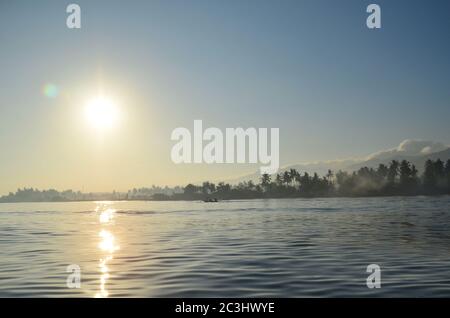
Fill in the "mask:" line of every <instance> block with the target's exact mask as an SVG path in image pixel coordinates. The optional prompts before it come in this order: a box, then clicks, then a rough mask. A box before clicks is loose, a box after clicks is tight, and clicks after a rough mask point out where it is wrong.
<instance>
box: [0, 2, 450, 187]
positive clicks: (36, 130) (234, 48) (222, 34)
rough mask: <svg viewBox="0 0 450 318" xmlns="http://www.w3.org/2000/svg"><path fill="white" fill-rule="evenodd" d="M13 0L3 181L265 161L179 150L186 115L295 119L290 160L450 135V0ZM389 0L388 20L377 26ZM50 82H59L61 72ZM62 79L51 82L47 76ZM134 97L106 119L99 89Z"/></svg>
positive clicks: (2, 120) (2, 113) (5, 13)
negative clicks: (371, 24) (176, 154)
mask: <svg viewBox="0 0 450 318" xmlns="http://www.w3.org/2000/svg"><path fill="white" fill-rule="evenodd" d="M72 2H74V3H77V4H78V5H80V7H81V29H68V28H67V27H66V18H67V16H68V14H67V13H66V7H67V5H68V4H69V3H71V2H70V1H60V0H59V1H56V0H55V1H24V0H14V1H11V0H0V90H1V94H0V194H4V193H7V192H9V191H15V190H16V189H17V188H18V187H35V188H40V189H45V188H56V189H59V190H63V189H74V190H82V191H112V190H117V191H125V190H127V189H130V188H133V187H142V186H150V185H152V184H158V185H178V184H179V185H183V184H186V183H188V182H197V181H201V180H206V179H214V180H217V179H220V178H224V179H226V178H230V177H232V176H239V175H245V174H247V173H252V172H254V171H255V170H257V169H258V167H259V166H260V165H259V164H240V165H236V164H226V165H221V164H215V165H206V164H191V165H189V164H182V165H175V164H174V163H173V162H172V161H171V159H170V151H171V148H172V146H173V145H174V142H173V141H171V140H170V135H171V132H172V131H173V130H174V129H175V128H177V127H186V128H189V129H190V130H192V129H193V121H194V120H195V119H201V120H203V125H204V127H218V128H221V129H225V128H228V127H230V128H233V127H244V128H247V127H265V128H273V127H275V128H280V163H281V165H287V164H292V163H298V162H305V161H318V160H333V159H339V158H351V157H361V156H365V155H368V154H370V153H373V152H376V151H380V150H383V149H390V148H392V147H396V146H397V145H398V144H399V143H400V142H402V141H403V140H405V139H424V140H432V141H436V142H441V143H444V144H450V125H448V118H450V107H449V106H450V105H449V101H450V89H449V84H450V61H449V56H450V41H448V34H449V33H450V18H449V16H450V2H449V1H445V0H435V1H432V2H430V1H422V0H421V1H403V0H397V1H375V0H373V1H364V0H342V1H323V0H310V1H309V0H308V1H300V0H293V1H287V0H281V1H274V0H270V1H269V0H240V1H237V0H228V1H224V0H220V1H219V0H209V1H206V0H205V1H200V0H184V1H181V0H164V1H153V0H149V1H138V0H133V1H126V2H125V1H101V0H96V1H82V0H77V1H72ZM370 3H377V4H379V5H380V6H381V12H382V15H381V18H382V28H381V29H378V30H370V29H368V28H367V26H366V18H367V16H368V13H366V7H367V5H368V4H370ZM49 84H51V85H53V86H49ZM46 85H47V91H46V93H45V87H46ZM100 93H101V94H103V95H106V96H108V97H110V98H111V99H113V100H114V102H115V103H116V104H117V105H118V108H119V109H120V120H119V121H118V123H117V125H116V127H114V129H111V130H110V131H108V132H107V133H104V134H103V133H102V134H99V133H98V132H96V131H95V129H93V127H89V126H88V125H87V123H86V119H85V118H84V116H83V110H84V108H85V105H86V103H87V101H89V100H90V99H92V98H94V97H95V96H98V95H99V94H100Z"/></svg>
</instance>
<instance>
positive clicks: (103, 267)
mask: <svg viewBox="0 0 450 318" xmlns="http://www.w3.org/2000/svg"><path fill="white" fill-rule="evenodd" d="M95 211H96V212H99V213H100V215H99V221H100V224H101V226H102V228H101V229H100V232H99V234H98V236H99V237H100V242H99V244H98V248H99V249H100V251H101V252H102V253H103V254H104V255H102V257H101V258H100V261H99V269H100V287H99V291H98V292H97V293H96V294H95V297H108V296H109V293H108V290H107V289H106V283H107V281H108V279H109V278H110V274H109V273H110V269H109V267H108V266H107V264H108V262H109V261H111V260H112V259H113V254H114V252H115V251H117V250H118V249H119V248H120V247H119V245H117V243H116V238H115V236H114V235H113V233H112V232H111V231H110V230H106V229H105V228H103V227H106V226H109V225H112V221H113V218H114V213H115V212H116V210H114V209H111V208H107V207H104V206H97V207H96V209H95Z"/></svg>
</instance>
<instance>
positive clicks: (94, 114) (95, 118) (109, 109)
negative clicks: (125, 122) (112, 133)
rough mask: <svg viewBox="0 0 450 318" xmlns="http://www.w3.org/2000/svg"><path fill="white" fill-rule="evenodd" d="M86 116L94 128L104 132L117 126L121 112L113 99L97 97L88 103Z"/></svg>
mask: <svg viewBox="0 0 450 318" xmlns="http://www.w3.org/2000/svg"><path fill="white" fill-rule="evenodd" d="M85 115H86V119H87V120H88V122H89V124H90V125H91V126H92V127H94V128H96V129H98V130H102V131H103V130H107V129H110V128H112V127H114V126H115V124H116V123H117V121H118V119H119V110H118V108H117V105H116V103H114V101H112V100H111V99H109V98H107V97H97V98H94V99H92V100H91V101H89V102H88V103H87V105H86V109H85Z"/></svg>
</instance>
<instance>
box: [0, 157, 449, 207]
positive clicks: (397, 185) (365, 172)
mask: <svg viewBox="0 0 450 318" xmlns="http://www.w3.org/2000/svg"><path fill="white" fill-rule="evenodd" d="M440 194H450V159H449V160H447V162H445V163H444V162H443V161H442V160H440V159H438V160H436V161H433V160H427V161H426V162H425V167H424V170H423V173H422V174H421V175H419V172H418V170H417V169H416V167H415V166H414V165H413V164H411V163H410V162H409V161H407V160H403V161H397V160H392V161H391V162H390V163H389V164H387V165H385V164H380V165H378V167H377V168H368V167H362V168H360V169H359V170H357V171H354V172H351V173H350V172H346V171H338V172H336V173H334V172H333V171H331V170H328V173H327V174H326V175H325V176H319V175H318V174H317V173H313V174H309V173H307V172H304V173H300V172H299V171H297V170H296V169H290V170H286V171H284V172H282V173H278V174H276V175H273V176H272V175H268V174H263V175H262V176H261V179H260V181H259V182H258V183H255V182H253V181H246V182H240V183H239V184H237V185H231V184H229V183H225V182H219V183H217V184H215V183H212V182H209V181H206V182H203V184H201V185H194V184H188V185H187V186H185V187H184V188H182V187H175V188H168V187H164V188H162V187H156V186H153V187H152V188H140V189H132V190H129V191H128V192H124V193H120V192H116V191H113V192H110V193H81V192H79V191H78V192H74V191H72V190H66V191H63V192H58V191H56V190H53V189H52V190H43V191H40V190H37V189H33V188H24V189H18V190H17V192H15V193H12V192H11V193H9V194H8V195H6V196H3V197H0V202H39V201H45V202H51V201H58V202H59V201H93V200H94V201H97V200H207V199H211V198H217V199H219V200H230V199H256V198H297V197H327V196H348V197H358V196H393V195H440Z"/></svg>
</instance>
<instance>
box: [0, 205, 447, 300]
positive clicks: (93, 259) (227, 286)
mask: <svg viewBox="0 0 450 318" xmlns="http://www.w3.org/2000/svg"><path fill="white" fill-rule="evenodd" d="M72 264H74V265H77V266H79V268H80V274H81V286H80V288H68V286H67V283H66V282H67V278H68V276H69V275H70V274H71V273H70V272H67V271H66V270H67V267H68V266H69V265H72ZM369 264H378V265H379V266H380V268H381V288H376V289H369V288H368V287H367V285H366V279H367V277H368V275H369V273H367V272H366V268H367V266H368V265H369ZM70 281H71V280H70ZM351 296H356V297H393V296H395V297H449V296H450V197H449V196H442V197H414V198H408V197H389V198H351V199H349V198H326V199H278V200H249V201H226V202H218V203H203V202H76V203H24V204H0V297H351Z"/></svg>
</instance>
